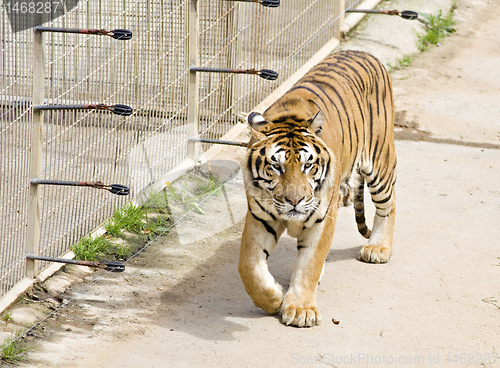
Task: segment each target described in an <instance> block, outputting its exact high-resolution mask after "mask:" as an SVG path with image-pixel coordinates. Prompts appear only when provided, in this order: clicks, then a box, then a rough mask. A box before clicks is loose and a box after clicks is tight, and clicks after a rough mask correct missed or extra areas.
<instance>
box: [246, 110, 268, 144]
mask: <svg viewBox="0 0 500 368" xmlns="http://www.w3.org/2000/svg"><path fill="white" fill-rule="evenodd" d="M247 120H248V125H250V128H252V135H253V136H254V137H255V138H257V139H259V140H260V139H262V138H264V137H265V135H264V133H262V131H263V130H264V128H265V127H266V126H267V124H269V123H268V122H267V121H266V119H264V117H263V116H262V115H261V114H259V113H258V112H252V113H250V115H248V118H247Z"/></svg>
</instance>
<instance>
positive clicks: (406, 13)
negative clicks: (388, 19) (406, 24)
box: [346, 9, 418, 20]
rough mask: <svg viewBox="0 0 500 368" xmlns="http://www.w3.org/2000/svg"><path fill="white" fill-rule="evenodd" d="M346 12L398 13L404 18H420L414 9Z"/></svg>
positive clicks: (352, 10) (348, 11) (350, 11)
mask: <svg viewBox="0 0 500 368" xmlns="http://www.w3.org/2000/svg"><path fill="white" fill-rule="evenodd" d="M346 13H368V14H385V15H397V16H400V17H401V18H403V19H407V20H413V19H417V18H418V13H417V12H416V11H413V10H403V11H402V12H400V11H399V10H363V9H348V10H346Z"/></svg>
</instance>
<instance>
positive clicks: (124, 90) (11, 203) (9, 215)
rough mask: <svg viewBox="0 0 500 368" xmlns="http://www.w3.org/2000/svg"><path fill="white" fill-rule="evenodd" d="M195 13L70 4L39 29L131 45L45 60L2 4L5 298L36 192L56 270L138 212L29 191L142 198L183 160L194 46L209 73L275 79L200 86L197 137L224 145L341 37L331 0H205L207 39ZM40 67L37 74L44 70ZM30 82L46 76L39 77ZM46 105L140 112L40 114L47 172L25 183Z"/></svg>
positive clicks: (98, 46)
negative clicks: (121, 188) (122, 35)
mask: <svg viewBox="0 0 500 368" xmlns="http://www.w3.org/2000/svg"><path fill="white" fill-rule="evenodd" d="M192 1H195V0H140V1H127V2H110V1H103V0H94V1H90V0H80V1H76V2H75V1H74V4H71V6H68V7H67V8H64V12H63V13H62V14H61V15H60V16H58V17H55V18H53V19H52V18H51V19H50V20H48V21H47V22H45V23H43V26H45V27H59V28H77V29H98V30H100V29H106V30H113V29H127V30H129V31H131V32H132V34H133V36H132V38H131V39H129V40H120V39H115V38H111V37H106V36H105V35H101V36H99V35H90V34H77V33H55V32H47V31H46V32H43V36H42V40H43V42H42V44H41V48H42V51H43V54H44V55H43V56H44V57H43V58H42V59H41V60H40V57H39V54H37V52H36V51H34V31H33V29H32V28H28V29H24V30H20V31H19V30H18V31H16V32H14V30H15V29H14V27H11V25H12V24H11V23H12V22H13V19H14V18H13V17H12V14H11V13H12V9H7V7H6V6H5V4H7V2H5V1H4V6H3V7H2V9H1V14H0V32H1V39H0V42H1V44H0V47H1V50H2V51H1V55H0V91H1V93H0V132H1V133H0V147H1V153H0V155H1V167H0V170H1V174H0V175H1V176H0V200H1V206H0V234H1V238H0V297H2V296H3V295H5V294H6V293H7V292H8V291H9V290H10V289H11V288H12V287H13V286H14V285H16V284H17V283H18V282H19V281H20V280H22V279H23V278H25V277H26V275H27V273H26V260H25V255H26V253H27V249H28V248H27V238H28V237H29V234H30V232H33V231H36V229H33V228H30V226H29V225H28V217H29V212H30V208H32V207H30V201H33V190H35V189H37V190H38V191H39V195H40V203H41V209H40V213H39V217H40V238H39V244H38V253H39V254H40V255H44V256H49V257H57V256H60V255H61V254H63V253H64V252H66V251H67V250H68V248H69V246H70V245H71V244H73V243H74V242H75V241H77V240H78V239H80V238H81V237H82V236H85V235H86V234H88V233H89V232H91V231H92V230H93V229H95V228H96V227H97V226H99V224H102V223H103V221H105V220H106V219H107V218H108V217H109V216H110V215H111V214H112V213H113V211H114V210H115V209H116V208H119V207H121V206H123V205H124V204H125V203H126V201H128V200H130V197H129V198H127V197H123V196H115V195H112V194H110V193H109V192H105V191H98V190H94V189H91V188H84V187H59V186H58V187H53V186H39V187H36V188H34V186H33V184H31V183H30V181H31V180H32V179H44V180H67V181H75V180H76V181H102V182H104V183H121V184H124V185H127V186H129V187H130V189H131V192H132V196H137V195H139V194H140V193H141V192H144V191H145V190H147V189H148V187H150V186H151V185H152V184H153V183H155V182H157V181H158V180H159V179H160V178H161V177H163V176H164V175H165V174H166V173H167V172H168V171H169V170H171V169H172V168H174V167H175V166H176V165H178V164H179V163H181V162H182V161H183V160H184V159H185V158H186V152H187V138H188V128H187V126H188V123H191V122H190V121H188V116H189V114H188V111H189V109H190V108H192V106H189V102H188V100H187V95H188V88H189V87H188V85H189V76H190V70H189V68H190V65H189V51H188V50H189V43H190V42H193V40H194V39H195V38H196V40H197V42H199V58H198V61H197V64H198V65H199V66H201V67H212V68H241V69H258V70H260V69H271V70H274V71H277V72H278V73H279V78H278V80H276V81H268V80H264V79H262V78H259V77H258V76H255V75H246V74H228V73H199V74H198V78H199V84H198V86H199V95H198V98H199V106H198V108H199V110H198V111H199V112H198V119H199V132H198V134H199V135H200V136H201V137H204V138H219V137H221V136H222V135H223V134H225V133H226V132H227V131H228V130H229V129H230V128H231V127H232V126H234V125H235V123H236V122H237V121H238V116H240V115H241V113H243V112H249V111H251V110H252V108H253V107H254V106H256V105H257V104H258V103H259V102H260V101H262V100H263V99H264V98H265V97H266V96H267V95H268V94H269V93H271V92H272V91H273V90H275V89H276V88H277V86H279V84H280V83H282V82H283V81H284V80H286V79H287V78H288V77H289V76H290V75H291V74H293V73H294V71H296V70H297V69H298V68H299V67H300V66H301V65H302V64H303V63H304V62H305V61H306V60H308V59H309V58H310V57H311V56H312V55H313V54H314V53H315V52H316V51H317V50H318V49H319V48H321V47H322V46H323V45H324V44H325V43H326V42H327V41H328V40H330V39H331V38H332V37H333V35H334V26H335V22H336V21H337V20H338V18H339V16H340V15H341V14H336V12H335V6H334V2H332V1H331V0H288V1H283V2H282V3H281V4H280V6H279V7H278V8H267V7H264V6H261V5H259V4H258V3H246V2H237V1H224V0H216V1H207V0H199V1H198V2H197V3H198V17H199V34H189V12H190V11H191V10H190V9H191V7H190V5H191V2H192ZM339 1H340V0H339ZM61 4H62V5H64V3H63V2H61ZM357 5H358V1H355V0H348V1H345V8H346V9H347V8H350V7H354V6H357ZM9 12H10V13H9ZM37 63H38V64H40V63H42V64H43V65H41V66H39V67H40V68H41V69H37V68H36V65H37ZM36 70H43V73H42V74H43V75H40V73H39V72H36ZM37 81H38V84H37ZM37 85H41V86H42V87H41V88H40V89H37V88H36V87H34V86H37ZM42 95H43V99H42V100H43V104H44V105H49V104H50V105H82V104H83V105H87V104H105V105H114V104H125V105H128V106H130V107H132V108H133V113H132V114H131V115H130V116H120V115H116V114H113V113H111V112H109V111H105V110H96V109H92V110H81V109H75V110H51V111H45V112H43V113H39V114H40V116H41V117H42V123H43V124H42V132H43V134H42V136H41V137H40V141H41V152H42V155H41V157H40V158H39V159H40V160H41V169H40V172H39V173H38V174H37V175H36V176H35V177H34V176H33V174H32V171H30V165H32V164H31V163H30V159H32V158H33V157H31V155H32V153H33V152H35V151H36V150H35V148H34V146H33V140H34V139H36V137H35V136H34V134H35V133H36V132H35V133H33V130H32V123H33V117H34V114H37V112H36V111H35V110H34V109H33V105H34V101H35V100H36V98H37V96H38V97H40V96H42ZM35 135H36V134H35ZM208 147H209V145H208V144H203V148H204V149H207V148H208ZM37 216H38V214H37ZM43 267H46V264H41V268H43Z"/></svg>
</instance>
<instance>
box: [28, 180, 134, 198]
mask: <svg viewBox="0 0 500 368" xmlns="http://www.w3.org/2000/svg"><path fill="white" fill-rule="evenodd" d="M30 183H31V184H35V185H38V184H46V185H69V186H79V187H92V188H96V189H104V190H108V191H110V192H111V193H113V194H116V195H129V194H130V188H129V187H127V186H125V185H122V184H111V185H106V184H104V183H102V182H100V181H96V182H91V181H63V180H37V179H33V180H31V181H30Z"/></svg>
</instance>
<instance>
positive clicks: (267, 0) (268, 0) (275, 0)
mask: <svg viewBox="0 0 500 368" xmlns="http://www.w3.org/2000/svg"><path fill="white" fill-rule="evenodd" d="M226 1H242V2H245V3H259V4H260V5H262V6H266V7H268V8H277V7H278V6H280V0H226Z"/></svg>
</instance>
